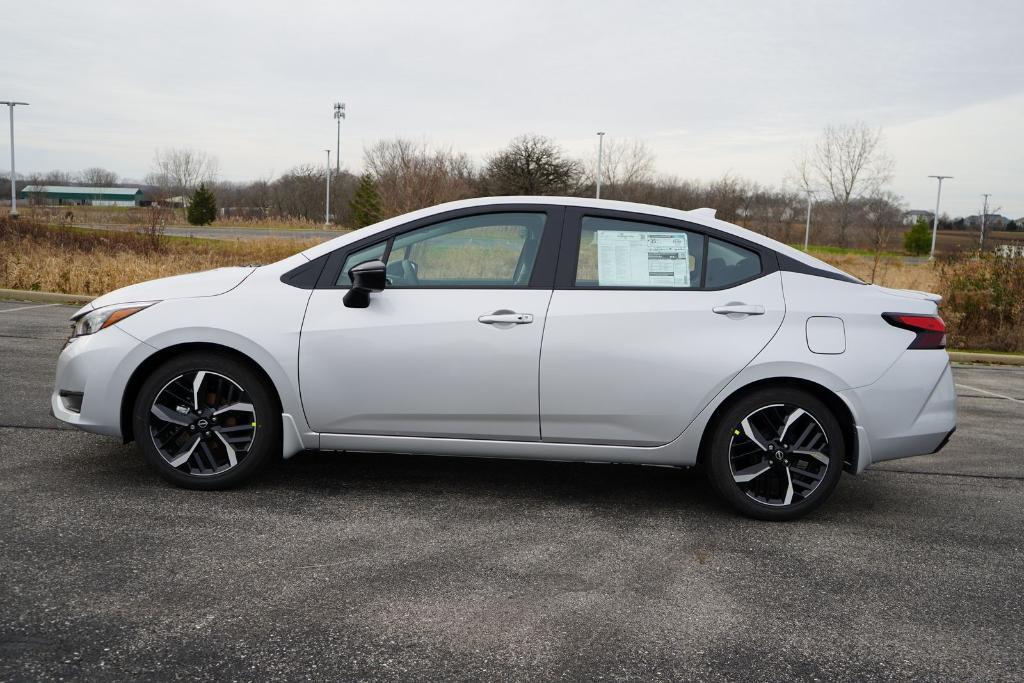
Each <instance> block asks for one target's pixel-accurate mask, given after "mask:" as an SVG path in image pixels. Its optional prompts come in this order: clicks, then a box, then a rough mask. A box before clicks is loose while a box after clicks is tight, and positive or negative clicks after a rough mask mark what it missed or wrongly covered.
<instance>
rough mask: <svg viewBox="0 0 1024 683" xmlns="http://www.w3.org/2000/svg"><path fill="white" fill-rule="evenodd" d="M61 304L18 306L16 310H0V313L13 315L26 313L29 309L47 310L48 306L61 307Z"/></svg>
mask: <svg viewBox="0 0 1024 683" xmlns="http://www.w3.org/2000/svg"><path fill="white" fill-rule="evenodd" d="M61 305H63V304H36V305H35V306H19V307H18V308H4V309H0V313H14V312H15V311H27V310H28V309H30V308H49V307H50V306H61Z"/></svg>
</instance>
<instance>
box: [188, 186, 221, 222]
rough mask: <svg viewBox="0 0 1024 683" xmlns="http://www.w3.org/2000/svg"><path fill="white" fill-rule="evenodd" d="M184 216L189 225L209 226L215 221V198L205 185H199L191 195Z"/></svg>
mask: <svg viewBox="0 0 1024 683" xmlns="http://www.w3.org/2000/svg"><path fill="white" fill-rule="evenodd" d="M186 215H187V217H188V222H189V223H190V224H191V225H209V224H210V223H212V222H214V221H215V220H217V198H216V197H214V196H213V192H212V191H211V190H210V189H209V188H208V187H206V183H201V184H200V185H199V187H198V189H196V191H195V192H193V193H192V197H191V198H190V199H189V202H188V211H187V212H186Z"/></svg>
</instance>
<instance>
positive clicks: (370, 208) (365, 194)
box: [349, 173, 381, 228]
mask: <svg viewBox="0 0 1024 683" xmlns="http://www.w3.org/2000/svg"><path fill="white" fill-rule="evenodd" d="M349 208H350V209H351V211H352V214H351V215H352V223H353V224H354V225H355V227H357V228H365V227H366V226H367V225H373V224H374V223H376V222H377V221H379V220H380V219H381V212H380V194H379V193H378V192H377V183H375V182H374V180H373V176H372V175H370V174H369V173H364V174H363V175H362V177H360V178H359V186H358V187H357V188H356V193H355V196H354V197H352V201H351V202H350V203H349Z"/></svg>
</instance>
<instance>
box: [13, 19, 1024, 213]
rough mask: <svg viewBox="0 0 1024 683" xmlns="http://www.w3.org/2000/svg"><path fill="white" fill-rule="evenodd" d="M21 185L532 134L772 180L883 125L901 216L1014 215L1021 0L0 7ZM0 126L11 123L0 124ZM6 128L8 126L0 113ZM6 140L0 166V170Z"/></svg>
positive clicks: (487, 147)
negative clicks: (196, 153) (845, 132)
mask: <svg viewBox="0 0 1024 683" xmlns="http://www.w3.org/2000/svg"><path fill="white" fill-rule="evenodd" d="M0 16H2V17H3V18H4V19H3V24H4V30H3V38H2V44H0V54H2V56H0V99H18V100H25V101H28V102H30V103H31V106H30V107H26V108H19V109H18V111H17V114H16V116H17V120H16V135H17V146H18V150H17V152H18V170H19V173H25V174H27V173H32V172H36V171H47V170H50V169H63V170H78V169H81V168H84V167H88V166H103V167H106V168H109V169H111V170H114V171H116V172H117V173H119V174H120V175H121V176H124V177H128V178H136V179H139V178H141V177H143V176H144V175H145V174H146V173H147V172H148V171H149V170H150V167H151V163H152V158H153V153H154V150H155V149H156V148H158V147H172V146H189V147H196V148H201V149H203V150H206V151H208V152H210V153H212V154H214V155H215V156H217V157H218V158H219V160H220V167H221V177H222V178H224V179H229V180H245V179H252V178H256V177H270V176H273V175H276V174H279V173H281V172H283V171H285V170H287V169H288V168H290V167H292V166H295V165H297V164H301V163H322V162H323V159H324V152H323V150H324V149H325V148H326V147H331V148H333V147H334V136H335V127H334V121H333V119H332V117H331V106H332V103H333V102H334V101H335V100H339V99H340V100H343V101H345V102H346V103H347V105H348V110H349V118H348V119H347V120H346V121H345V122H344V123H343V127H342V165H343V166H344V167H345V168H348V169H350V170H356V171H357V170H359V166H360V159H361V156H362V149H363V146H364V145H366V144H369V143H371V142H372V141H374V140H376V139H379V138H382V137H393V136H396V135H400V136H407V137H412V138H415V139H422V140H426V141H429V142H431V143H433V144H440V145H447V146H451V147H453V148H455V149H458V150H462V151H466V152H468V153H470V154H471V155H473V156H474V157H477V158H480V157H483V156H484V155H486V154H487V153H489V152H491V151H493V150H495V149H496V148H499V147H501V146H502V145H503V144H504V143H506V142H507V141H508V140H509V139H510V138H512V137H514V136H515V135H518V134H521V133H524V132H536V133H541V134H544V135H548V136H551V137H553V138H555V139H557V140H558V141H559V142H560V143H561V144H562V145H563V146H564V147H565V148H566V149H567V150H568V151H569V152H571V153H572V154H574V155H578V156H588V155H591V154H593V150H594V147H595V146H596V138H595V137H594V135H593V134H594V132H595V131H597V130H604V131H607V134H608V137H609V138H613V137H614V138H640V139H642V140H644V141H646V142H647V144H648V145H649V146H650V147H651V148H652V149H653V151H654V152H655V154H656V156H657V165H658V169H659V171H660V172H663V173H667V174H673V175H678V176H682V177H686V178H699V179H705V180H709V179H713V178H717V177H720V176H722V175H723V174H726V173H731V174H734V175H737V176H741V177H745V178H750V179H752V180H755V181H758V182H760V183H764V184H769V185H781V184H782V182H783V180H784V178H785V177H786V176H787V175H789V174H790V172H791V169H792V163H793V159H794V158H795V157H796V156H797V154H798V153H799V150H800V149H801V147H802V146H805V145H807V144H809V143H810V142H811V141H812V140H813V138H814V137H815V135H816V134H817V132H818V131H819V130H820V129H821V128H822V127H824V126H825V125H826V124H829V123H846V122H853V121H857V120H860V121H864V122H866V123H868V124H869V125H871V126H880V127H882V128H883V129H884V133H885V139H886V145H887V147H888V149H889V151H890V152H891V153H892V155H893V156H894V157H895V160H896V177H895V180H894V182H893V186H892V189H893V190H894V191H896V192H898V193H899V194H901V195H902V196H903V197H904V198H905V200H906V203H907V204H908V206H910V207H913V208H931V207H933V206H934V202H935V181H934V180H929V179H928V178H927V177H926V176H927V175H929V174H935V173H943V174H947V175H953V176H956V178H955V179H954V180H952V181H948V183H947V185H946V186H945V187H944V189H943V210H944V211H948V212H949V213H951V214H953V215H963V214H969V213H977V212H978V210H979V207H980V202H981V197H980V194H981V193H982V192H990V193H992V195H993V197H992V202H993V205H994V206H995V207H1002V213H1004V214H1006V215H1009V216H1011V217H1013V218H1016V217H1020V216H1024V2H1022V1H1021V0H1012V1H1006V2H999V1H984V2H965V1H964V0H959V1H957V2H950V1H948V0H929V1H927V2H923V1H922V2H917V1H914V2H910V1H904V0H900V1H899V2H896V1H894V0H888V1H879V2H869V1H866V0H861V1H859V2H824V1H822V0H808V1H806V2H804V1H792V2H786V1H782V0H779V1H772V0H752V1H743V2H740V1H737V2H728V1H725V0H722V1H718V2H712V1H710V0H708V1H706V2H692V1H676V2H646V1H644V0H630V1H629V2H603V1H600V0H588V1H585V2H574V1H573V2H569V1H566V2H559V1H556V0H549V1H547V2H529V1H520V2H514V3H513V2H509V3H490V2H485V1H482V0H481V1H477V2H449V1H445V0H434V1H431V2H406V3H398V2H394V3H392V2H384V1H375V2H353V1H345V0H334V1H332V2H322V3H314V2H300V1H297V0H292V1H291V2H273V3H265V2H262V1H259V0H249V1H247V2H214V1H212V0H203V1H202V2H174V3H168V2H146V1H135V2H112V1H108V0H88V1H86V2H71V1H70V0H67V1H65V2H50V1H46V0H30V1H26V0H0ZM3 113H4V114H6V112H3ZM4 123H6V122H4ZM7 154H8V149H7V142H6V135H4V136H0V169H6V168H7V166H8V165H9V164H8V162H7V158H8V157H7Z"/></svg>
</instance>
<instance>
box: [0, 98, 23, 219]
mask: <svg viewBox="0 0 1024 683" xmlns="http://www.w3.org/2000/svg"><path fill="white" fill-rule="evenodd" d="M0 104H6V105H7V110H8V112H9V113H10V117H11V218H17V217H18V193H17V191H16V190H15V189H14V179H15V177H16V176H15V174H14V108H15V107H17V106H18V105H19V104H20V105H21V106H23V107H27V106H28V102H3V101H0Z"/></svg>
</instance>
